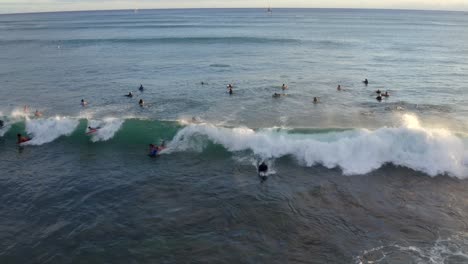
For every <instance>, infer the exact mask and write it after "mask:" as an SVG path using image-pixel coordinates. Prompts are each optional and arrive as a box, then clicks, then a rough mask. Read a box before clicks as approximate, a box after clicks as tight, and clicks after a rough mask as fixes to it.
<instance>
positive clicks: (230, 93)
mask: <svg viewBox="0 0 468 264" xmlns="http://www.w3.org/2000/svg"><path fill="white" fill-rule="evenodd" d="M228 93H229V95H232V94H233V91H232V87H231V88H229V91H228Z"/></svg>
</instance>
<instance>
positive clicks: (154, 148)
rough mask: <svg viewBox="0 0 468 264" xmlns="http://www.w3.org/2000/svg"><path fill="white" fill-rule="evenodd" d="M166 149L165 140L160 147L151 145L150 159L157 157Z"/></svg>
mask: <svg viewBox="0 0 468 264" xmlns="http://www.w3.org/2000/svg"><path fill="white" fill-rule="evenodd" d="M165 148H166V142H165V141H164V140H163V141H162V142H161V145H160V146H157V145H154V144H149V154H148V156H150V157H156V156H157V155H158V153H159V152H161V151H162V150H163V149H165Z"/></svg>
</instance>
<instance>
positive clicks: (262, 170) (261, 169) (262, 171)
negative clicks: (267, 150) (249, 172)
mask: <svg viewBox="0 0 468 264" xmlns="http://www.w3.org/2000/svg"><path fill="white" fill-rule="evenodd" d="M267 172H268V165H266V163H265V162H264V161H262V164H260V165H259V166H258V173H259V174H265V173H267Z"/></svg>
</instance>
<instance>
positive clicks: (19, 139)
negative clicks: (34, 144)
mask: <svg viewBox="0 0 468 264" xmlns="http://www.w3.org/2000/svg"><path fill="white" fill-rule="evenodd" d="M16 137H17V138H18V142H17V144H21V143H24V142H27V141H29V140H31V139H30V138H28V137H23V136H22V135H21V134H20V133H18V134H17V135H16Z"/></svg>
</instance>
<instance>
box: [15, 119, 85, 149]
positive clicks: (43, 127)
mask: <svg viewBox="0 0 468 264" xmlns="http://www.w3.org/2000/svg"><path fill="white" fill-rule="evenodd" d="M78 124H79V122H78V120H76V119H70V118H67V117H60V116H56V117H50V118H47V119H42V118H41V119H33V120H30V119H26V132H27V133H28V135H31V136H32V140H31V141H28V142H26V143H24V144H23V145H42V144H45V143H49V142H52V141H54V140H55V139H57V138H59V137H60V136H69V135H70V134H71V133H73V131H74V130H75V129H76V127H77V126H78Z"/></svg>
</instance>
